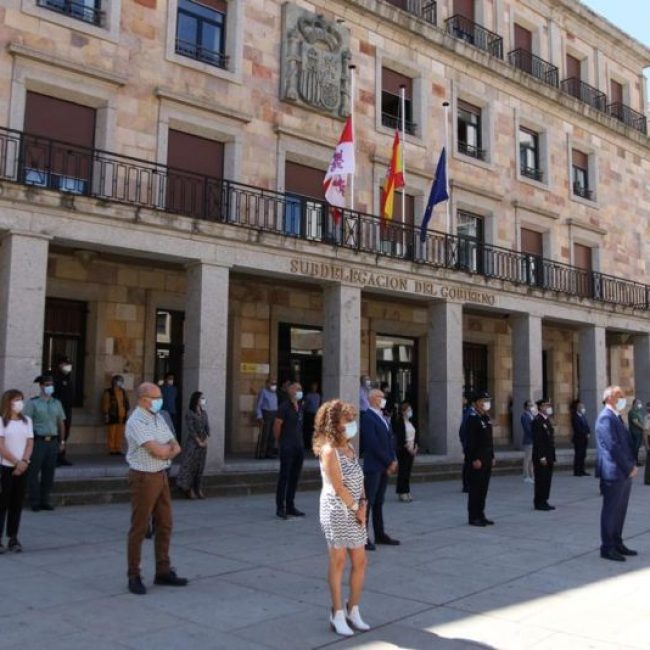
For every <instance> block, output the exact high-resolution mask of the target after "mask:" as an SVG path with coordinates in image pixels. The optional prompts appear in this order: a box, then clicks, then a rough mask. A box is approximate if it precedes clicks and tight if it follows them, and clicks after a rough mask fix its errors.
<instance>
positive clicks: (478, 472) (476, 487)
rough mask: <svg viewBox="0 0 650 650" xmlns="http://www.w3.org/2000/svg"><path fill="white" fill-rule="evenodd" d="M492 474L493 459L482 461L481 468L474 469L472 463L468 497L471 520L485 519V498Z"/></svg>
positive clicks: (469, 474)
mask: <svg viewBox="0 0 650 650" xmlns="http://www.w3.org/2000/svg"><path fill="white" fill-rule="evenodd" d="M491 476H492V461H491V460H488V461H482V465H481V469H474V468H473V467H472V465H471V463H470V466H469V472H468V488H469V495H468V497H467V514H468V517H469V520H470V521H475V520H477V519H485V500H486V498H487V493H488V488H489V487H490V477H491Z"/></svg>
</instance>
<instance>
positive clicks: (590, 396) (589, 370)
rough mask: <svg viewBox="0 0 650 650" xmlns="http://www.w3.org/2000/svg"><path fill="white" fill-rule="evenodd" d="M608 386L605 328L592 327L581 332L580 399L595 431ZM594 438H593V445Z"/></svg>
mask: <svg viewBox="0 0 650 650" xmlns="http://www.w3.org/2000/svg"><path fill="white" fill-rule="evenodd" d="M606 384H607V345H606V342H605V328H604V327H601V326H598V325H590V326H588V327H584V328H583V329H581V330H580V399H581V400H582V402H583V404H584V405H585V407H586V408H587V418H588V419H589V426H590V427H591V430H592V431H594V427H595V425H596V418H597V417H598V414H599V413H600V411H601V409H602V407H603V405H602V400H603V391H604V390H605V388H606ZM593 440H594V436H591V444H593Z"/></svg>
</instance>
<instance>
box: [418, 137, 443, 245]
mask: <svg viewBox="0 0 650 650" xmlns="http://www.w3.org/2000/svg"><path fill="white" fill-rule="evenodd" d="M448 200H449V193H448V192H447V152H446V151H445V148H444V147H443V148H442V152H441V154H440V158H439V159H438V165H437V167H436V175H435V177H434V179H433V185H431V193H430V194H429V200H428V202H427V208H426V210H425V211H424V216H423V217H422V225H421V226H420V241H421V242H422V243H424V242H425V241H426V239H427V228H428V226H429V221H431V215H432V214H433V208H434V207H435V206H436V205H437V204H438V203H443V202H444V201H448Z"/></svg>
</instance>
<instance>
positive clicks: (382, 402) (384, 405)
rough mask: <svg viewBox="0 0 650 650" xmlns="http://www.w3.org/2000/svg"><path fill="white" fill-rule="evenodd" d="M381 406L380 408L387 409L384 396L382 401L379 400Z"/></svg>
mask: <svg viewBox="0 0 650 650" xmlns="http://www.w3.org/2000/svg"><path fill="white" fill-rule="evenodd" d="M379 408H380V409H385V408H386V398H385V397H382V398H381V401H380V402H379Z"/></svg>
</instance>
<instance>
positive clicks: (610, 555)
mask: <svg viewBox="0 0 650 650" xmlns="http://www.w3.org/2000/svg"><path fill="white" fill-rule="evenodd" d="M600 557H602V558H603V560H612V562H625V556H623V555H621V553H619V552H618V551H615V550H611V551H601V552H600Z"/></svg>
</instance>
